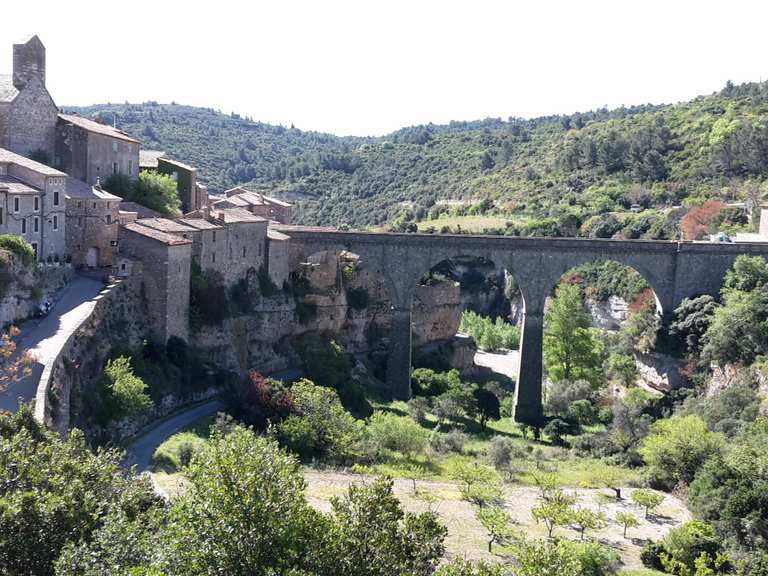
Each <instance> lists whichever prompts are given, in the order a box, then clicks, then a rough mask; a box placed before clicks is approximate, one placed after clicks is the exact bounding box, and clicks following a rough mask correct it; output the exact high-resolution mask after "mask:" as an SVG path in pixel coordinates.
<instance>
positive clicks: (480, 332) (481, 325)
mask: <svg viewBox="0 0 768 576" xmlns="http://www.w3.org/2000/svg"><path fill="white" fill-rule="evenodd" d="M459 330H461V332H463V333H464V334H468V335H469V336H472V338H473V339H474V340H475V342H476V343H477V345H478V347H479V348H480V349H482V350H487V351H490V352H493V351H496V350H499V349H502V348H504V349H507V350H516V349H517V348H519V346H520V329H519V328H518V327H517V326H515V325H514V324H509V323H508V322H505V321H504V320H503V319H502V318H501V317H499V318H496V321H493V320H491V319H490V318H488V317H486V316H480V315H479V314H476V313H475V312H472V311H471V310H465V311H464V312H463V313H462V315H461V325H460V326H459Z"/></svg>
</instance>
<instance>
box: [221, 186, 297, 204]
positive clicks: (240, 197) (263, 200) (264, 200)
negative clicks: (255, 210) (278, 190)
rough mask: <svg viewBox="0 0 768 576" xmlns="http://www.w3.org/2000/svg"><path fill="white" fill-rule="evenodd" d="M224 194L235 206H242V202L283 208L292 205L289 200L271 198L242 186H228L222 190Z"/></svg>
mask: <svg viewBox="0 0 768 576" xmlns="http://www.w3.org/2000/svg"><path fill="white" fill-rule="evenodd" d="M224 195H225V196H226V197H227V200H229V201H230V202H232V204H234V205H236V206H242V205H244V203H245V204H248V205H250V206H264V205H265V204H275V205H277V206H283V207H285V208H290V207H291V206H293V204H291V203H290V202H284V201H283V200H280V199H278V198H273V197H272V196H265V195H264V194H261V193H259V192H254V191H252V190H248V189H247V188H243V187H242V186H235V187H234V188H230V189H229V190H227V191H226V192H224Z"/></svg>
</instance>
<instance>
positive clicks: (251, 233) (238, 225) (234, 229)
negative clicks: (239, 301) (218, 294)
mask: <svg viewBox="0 0 768 576" xmlns="http://www.w3.org/2000/svg"><path fill="white" fill-rule="evenodd" d="M226 228H227V235H226V239H227V249H226V253H225V254H224V256H225V258H226V261H227V262H228V264H227V267H226V269H225V270H224V279H225V281H226V283H227V284H230V285H231V284H235V283H236V282H237V281H238V280H240V279H241V278H246V277H247V276H248V274H249V273H252V272H251V271H253V272H257V271H258V270H259V268H261V267H262V266H263V265H264V263H265V258H266V256H265V254H264V252H265V246H266V242H267V222H266V221H263V222H234V223H229V224H226ZM217 241H218V238H217ZM218 257H219V256H218V254H217V259H218Z"/></svg>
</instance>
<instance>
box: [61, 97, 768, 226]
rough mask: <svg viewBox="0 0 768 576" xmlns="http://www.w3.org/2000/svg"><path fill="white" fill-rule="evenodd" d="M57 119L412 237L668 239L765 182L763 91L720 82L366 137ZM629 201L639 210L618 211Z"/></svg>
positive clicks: (137, 117) (140, 111) (134, 112)
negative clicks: (553, 111) (611, 103)
mask: <svg viewBox="0 0 768 576" xmlns="http://www.w3.org/2000/svg"><path fill="white" fill-rule="evenodd" d="M69 110H76V111H78V112H79V113H81V114H84V115H88V116H95V115H101V117H102V118H104V120H105V121H107V122H109V123H112V122H115V124H116V125H117V126H118V127H119V128H121V129H123V130H125V131H127V132H128V133H130V134H132V135H133V136H135V137H137V138H140V139H141V140H142V142H143V144H144V147H145V148H160V149H163V150H166V151H168V152H169V153H171V154H172V155H174V156H176V157H178V158H181V159H183V160H185V161H188V162H191V163H193V164H195V165H196V166H198V167H199V168H200V173H201V179H202V180H203V181H204V182H205V183H207V184H208V185H209V186H210V188H211V190H212V191H214V192H215V191H222V190H224V189H226V188H228V187H231V186H234V185H236V184H243V183H249V184H250V185H251V186H253V187H255V188H259V189H264V190H267V191H269V192H270V193H274V194H277V195H279V196H283V197H287V198H290V199H293V200H297V201H298V202H299V204H300V206H301V208H300V211H299V220H300V221H301V222H303V223H307V224H330V225H342V224H345V225H349V226H353V227H370V226H382V225H385V224H386V225H390V226H394V227H395V229H404V230H408V229H410V230H413V229H415V228H414V225H413V224H414V223H416V222H424V221H431V220H436V219H438V218H439V217H441V216H442V218H443V219H444V220H445V219H446V217H449V218H448V219H447V220H445V221H444V222H440V221H437V222H434V223H432V222H428V223H427V224H422V225H421V228H429V226H430V225H432V224H434V229H435V231H440V229H441V228H445V226H444V225H448V227H449V228H453V230H452V231H456V230H455V226H456V225H459V226H460V225H461V218H462V217H466V216H468V215H473V216H488V217H493V218H489V219H488V220H487V221H483V220H480V224H477V223H475V225H474V226H475V228H476V230H477V231H483V230H482V229H483V228H488V230H487V231H489V232H490V231H495V232H502V233H511V234H523V235H564V236H572V235H589V236H599V237H610V236H613V235H616V234H618V235H619V236H620V237H622V236H623V237H629V238H637V237H652V238H666V237H674V236H675V235H677V234H679V229H678V225H679V220H680V217H681V216H682V215H683V213H684V209H685V208H686V207H690V206H699V205H701V204H703V202H704V201H705V200H708V199H717V200H723V201H744V200H745V199H747V198H748V197H752V198H753V199H756V200H759V199H760V197H761V195H762V192H763V190H764V188H763V183H764V180H765V178H766V175H767V174H768V122H767V120H768V83H748V84H742V85H739V86H734V85H732V84H731V83H728V84H727V85H726V86H725V88H723V90H721V91H720V92H717V93H714V94H711V95H708V96H700V97H697V98H695V99H693V100H691V101H688V102H684V103H680V104H674V105H642V106H633V107H621V108H617V109H614V110H607V109H605V108H603V109H599V110H594V111H591V112H585V113H577V114H572V115H568V116H550V117H543V118H535V119H520V118H509V119H508V120H501V119H486V120H481V121H475V122H451V123H450V124H448V125H441V126H438V125H431V124H430V125H423V126H414V127H409V128H403V129H401V130H398V131H396V132H394V133H392V134H389V135H387V136H384V137H380V138H357V137H337V136H333V135H329V134H321V133H316V132H305V131H302V130H299V129H297V128H294V127H293V126H291V127H283V126H273V125H269V124H264V123H260V122H254V121H252V120H251V119H249V118H242V117H240V116H238V115H236V114H231V115H226V114H222V113H220V112H216V111H213V110H211V109H204V108H194V107H189V106H181V105H177V104H170V105H166V104H157V103H154V102H148V103H144V104H105V105H95V106H90V107H87V108H78V109H74V108H70V109H69ZM452 201H453V202H452ZM633 204H634V205H638V206H639V207H642V208H643V209H644V212H642V213H641V214H632V213H630V212H629V209H630V207H631V206H632V205H633ZM676 206H682V207H683V210H677V211H675V210H673V209H672V208H673V207H676ZM636 210H637V207H636ZM456 218H458V220H457V219H456ZM718 224H720V222H718ZM747 224H748V223H746V222H739V221H735V222H732V221H728V222H725V226H726V228H727V227H728V226H731V227H733V226H744V225H747ZM443 231H447V230H445V229H444V230H443Z"/></svg>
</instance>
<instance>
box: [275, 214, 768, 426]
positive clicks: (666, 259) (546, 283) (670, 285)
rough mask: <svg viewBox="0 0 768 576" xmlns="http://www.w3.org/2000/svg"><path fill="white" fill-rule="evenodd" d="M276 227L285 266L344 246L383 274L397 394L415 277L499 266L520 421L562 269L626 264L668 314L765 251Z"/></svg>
mask: <svg viewBox="0 0 768 576" xmlns="http://www.w3.org/2000/svg"><path fill="white" fill-rule="evenodd" d="M280 230H281V231H283V232H285V233H287V234H289V235H290V236H291V264H292V266H295V265H298V263H300V262H302V261H304V260H305V259H306V258H307V257H308V256H310V255H311V254H314V253H317V252H321V251H332V252H341V251H349V252H353V253H355V254H357V255H359V256H360V258H361V260H362V262H363V263H364V265H365V266H366V268H367V269H368V270H371V271H374V272H376V273H378V274H379V275H380V276H381V277H382V278H383V279H384V280H385V282H386V284H387V286H388V288H389V292H390V294H391V298H392V315H393V316H392V328H391V335H390V352H389V359H388V363H387V383H388V384H389V386H390V387H391V389H392V392H393V395H394V396H395V397H396V398H400V399H408V398H410V395H411V390H410V370H411V304H412V302H411V301H412V295H413V292H414V289H415V287H416V285H417V284H418V283H419V280H420V279H421V277H422V276H423V275H424V274H425V273H427V272H428V271H429V270H430V269H431V268H432V267H433V266H435V265H436V264H438V263H440V262H442V261H443V260H446V259H451V258H456V257H461V256H464V257H484V258H487V259H489V260H491V261H492V262H493V263H494V264H495V265H496V266H497V267H499V268H506V269H507V270H508V271H509V272H510V273H511V274H512V275H513V276H514V278H515V280H516V281H517V284H518V286H519V288H520V292H521V294H522V297H523V301H524V305H525V313H524V321H523V326H522V335H521V336H522V338H521V344H520V366H519V373H518V379H517V386H516V399H515V418H516V419H517V420H518V421H522V422H535V421H538V420H539V418H540V417H541V415H542V343H543V327H544V301H545V299H546V297H547V296H548V295H550V294H551V293H552V291H553V290H554V288H555V286H556V285H557V283H558V282H559V281H560V278H561V277H562V275H563V274H564V273H566V272H567V271H568V270H570V269H571V268H573V267H574V266H578V265H580V264H584V263H587V262H592V261H601V260H613V261H616V262H619V263H621V264H624V265H626V266H629V267H631V268H633V269H635V270H636V271H637V272H639V273H640V274H641V275H642V276H643V277H645V279H646V280H647V281H648V283H649V284H650V286H651V288H652V289H653V291H654V292H655V294H656V299H657V303H658V306H659V309H660V311H661V313H662V314H663V315H664V316H666V317H668V316H669V314H670V313H671V312H672V311H673V310H674V309H675V308H676V307H677V306H678V305H679V304H680V302H681V301H682V300H683V299H684V298H688V297H693V296H698V295H701V294H711V295H713V296H715V295H717V294H718V293H719V291H720V288H721V286H722V283H723V277H724V275H725V273H726V271H727V270H728V269H729V268H730V267H731V265H732V264H733V261H734V259H735V258H736V257H737V256H738V255H739V254H757V255H763V256H768V243H767V244H757V243H755V244H741V243H740V244H725V243H692V242H670V241H643V240H602V239H576V238H518V237H508V236H469V235H432V234H387V233H373V232H342V231H337V230H330V229H322V228H307V227H299V226H281V227H280Z"/></svg>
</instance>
